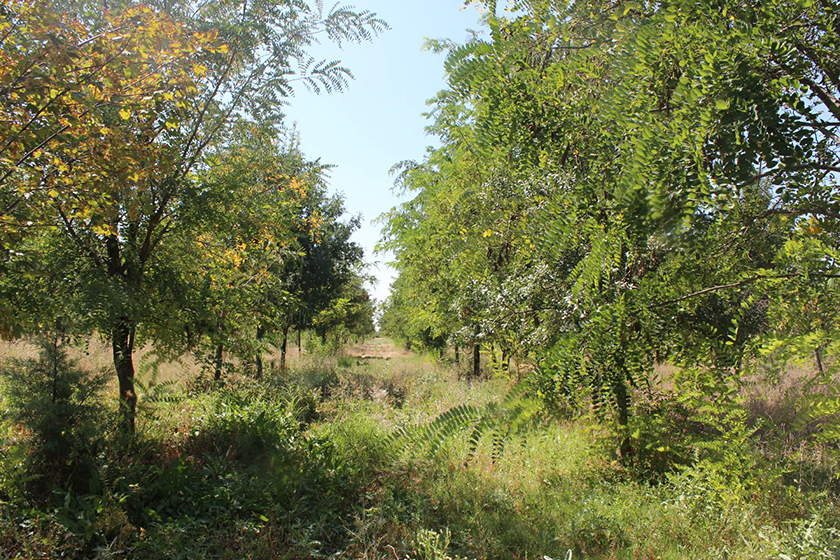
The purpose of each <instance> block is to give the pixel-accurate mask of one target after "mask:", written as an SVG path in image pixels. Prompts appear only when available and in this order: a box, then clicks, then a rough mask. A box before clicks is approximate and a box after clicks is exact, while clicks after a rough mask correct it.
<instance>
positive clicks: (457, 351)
mask: <svg viewBox="0 0 840 560" xmlns="http://www.w3.org/2000/svg"><path fill="white" fill-rule="evenodd" d="M455 363H456V364H458V365H460V364H461V347H460V346H458V345H457V344H456V345H455Z"/></svg>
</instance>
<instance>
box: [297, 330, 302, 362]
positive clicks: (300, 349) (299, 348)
mask: <svg viewBox="0 0 840 560" xmlns="http://www.w3.org/2000/svg"><path fill="white" fill-rule="evenodd" d="M301 354H303V347H302V346H301V345H300V328H298V356H300V355H301Z"/></svg>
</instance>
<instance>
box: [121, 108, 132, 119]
mask: <svg viewBox="0 0 840 560" xmlns="http://www.w3.org/2000/svg"><path fill="white" fill-rule="evenodd" d="M120 118H122V120H124V121H127V120H128V119H130V118H131V111H129V110H128V109H120Z"/></svg>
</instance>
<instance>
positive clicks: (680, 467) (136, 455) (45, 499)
mask: <svg viewBox="0 0 840 560" xmlns="http://www.w3.org/2000/svg"><path fill="white" fill-rule="evenodd" d="M376 345H377V346H378V347H379V348H383V347H384V348H387V349H388V350H389V352H391V353H392V354H395V357H392V358H389V359H382V358H364V359H363V358H360V357H358V353H357V355H356V356H352V355H347V354H339V355H338V356H335V355H328V354H318V353H313V354H305V355H303V356H297V357H296V356H294V354H293V355H292V356H291V369H290V370H289V371H288V372H286V373H280V372H279V371H275V372H274V373H271V374H269V373H267V374H266V375H265V376H264V379H263V380H261V381H255V380H254V379H253V378H251V377H249V376H243V375H236V374H234V375H232V376H231V377H230V378H229V380H228V381H227V382H226V383H225V384H224V386H221V387H214V386H213V384H212V383H208V382H207V381H202V378H201V377H197V378H196V377H193V376H191V375H189V376H188V375H185V376H184V377H183V378H182V379H180V380H178V381H177V382H168V383H161V384H159V385H156V386H153V387H149V388H147V391H146V392H145V393H144V394H143V396H142V398H141V400H140V408H139V410H140V413H139V417H138V426H139V428H140V429H139V430H138V435H137V436H135V439H134V440H133V441H132V442H131V444H130V446H129V447H128V448H126V447H125V445H124V444H122V443H121V442H119V441H116V440H115V438H119V437H121V436H119V435H117V434H119V433H120V432H119V431H118V430H113V429H107V426H108V422H112V423H113V418H114V416H113V415H111V414H107V411H108V410H110V409H112V408H113V407H114V406H116V402H115V399H112V398H111V399H108V398H106V396H105V395H108V394H109V393H108V392H102V390H101V389H102V388H103V387H102V384H101V377H100V376H98V375H96V374H94V373H91V372H89V371H86V370H84V369H82V368H80V367H79V366H78V365H75V364H74V363H73V361H72V360H70V359H68V358H67V357H66V355H65V353H64V352H63V351H62V349H60V348H59V349H56V348H55V347H49V346H48V347H47V348H46V349H45V350H44V351H43V353H42V355H41V357H40V358H39V359H37V360H33V359H30V360H24V361H17V362H15V361H11V362H7V363H6V365H5V366H4V369H3V370H2V371H3V375H2V398H3V410H6V411H8V412H7V414H6V416H5V417H4V422H3V428H2V429H3V432H2V434H3V439H2V449H3V453H2V460H1V461H2V463H1V464H0V535H2V537H0V539H2V540H0V545H1V546H0V548H2V550H3V552H4V557H5V558H53V557H66V558H190V559H195V558H255V559H256V558H266V559H268V558H272V559H273V558H289V559H300V558H336V559H337V558H366V559H383V560H385V559H395V558H397V559H399V560H404V559H405V560H407V559H417V560H419V559H445V558H451V559H456V558H522V559H526V558H529V559H544V558H554V559H560V558H562V559H567V558H651V559H655V558H662V559H666V558H674V559H677V558H721V559H722V558H730V559H734V558H743V559H756V558H768V559H769V558H776V559H784V558H797V559H799V558H809V559H810V558H826V559H829V558H834V557H835V555H836V554H837V552H838V550H840V549H838V545H840V532H838V531H840V527H838V526H837V524H836V521H837V519H840V494H838V490H840V488H838V484H837V479H836V477H835V473H836V470H835V469H836V467H837V465H836V463H834V462H832V459H831V458H830V457H829V455H827V454H826V453H825V451H826V450H825V449H819V448H815V447H807V446H803V447H796V446H793V445H791V444H790V441H789V440H788V439H787V438H786V437H785V435H784V434H778V433H767V434H765V436H764V437H761V438H751V439H746V438H745V439H744V440H743V441H742V442H741V443H742V445H741V446H740V447H732V448H729V449H728V450H726V452H717V451H716V450H715V449H714V448H713V447H710V446H709V445H704V444H703V443H702V441H703V438H702V437H701V436H702V434H701V433H690V432H691V429H687V428H686V427H685V426H686V422H685V420H686V419H685V417H686V416H696V414H697V412H698V411H695V410H689V409H688V408H687V407H686V406H685V405H684V404H683V403H681V402H680V401H679V400H678V399H677V398H676V397H675V395H673V394H672V393H669V392H667V391H661V392H657V393H656V394H655V398H652V399H650V400H649V401H647V402H646V405H645V406H644V407H640V409H639V411H638V413H637V415H636V418H637V419H638V426H639V427H640V429H639V434H638V435H637V436H636V437H637V440H638V444H637V445H636V447H637V448H638V449H639V450H640V451H639V453H638V454H637V455H636V456H635V458H634V460H633V461H630V462H627V461H623V462H622V461H619V460H618V459H617V458H616V455H615V450H614V444H613V437H614V436H613V435H612V434H611V433H610V431H609V430H607V429H605V428H604V427H603V424H600V423H599V422H597V421H596V420H595V419H593V417H592V416H591V414H589V413H579V414H571V413H570V412H569V411H555V412H554V413H553V414H543V415H541V416H540V421H539V423H536V424H532V425H531V428H529V429H526V430H523V431H521V432H520V433H519V434H518V435H512V436H509V438H508V441H507V442H506V445H505V446H504V447H503V449H502V450H501V452H499V453H496V452H494V446H493V443H492V441H490V440H491V439H492V437H491V436H490V435H489V434H488V435H487V437H486V438H485V439H484V441H482V442H481V443H480V444H479V445H478V446H477V447H476V449H475V451H474V452H471V451H470V445H469V441H468V438H467V435H468V433H467V432H463V433H462V435H457V434H453V435H452V437H449V438H446V439H445V440H444V441H443V443H442V444H440V445H438V446H436V449H432V446H431V445H430V443H431V442H428V441H423V440H422V439H413V440H412V441H411V443H410V444H406V441H405V436H403V435H401V434H403V433H404V432H405V428H407V427H411V426H425V425H428V423H429V422H432V421H434V420H435V419H437V418H440V417H441V415H442V414H443V413H445V412H446V411H447V410H450V409H451V408H453V407H455V406H460V405H465V404H466V405H473V406H475V407H477V408H480V407H484V406H486V405H488V404H492V403H499V402H500V401H502V400H503V399H504V398H505V396H506V395H508V394H509V391H510V388H511V386H512V385H514V384H515V380H512V379H510V378H508V377H506V376H502V375H496V376H491V377H490V378H489V379H482V380H472V381H468V380H465V379H464V378H463V376H462V375H460V373H462V372H459V371H458V369H457V367H454V366H453V365H452V364H449V363H446V362H444V361H440V360H435V359H432V358H430V357H428V356H423V355H413V354H408V353H405V352H394V351H393V348H390V347H388V346H387V345H386V343H385V342H384V341H381V340H380V341H377V342H376ZM372 353H375V352H372ZM150 375H151V374H150ZM71 387H72V388H73V389H72V390H70V389H71ZM777 404H778V403H766V405H767V406H775V405H777ZM644 426H648V427H650V428H644ZM58 427H60V429H57V428H58ZM696 427H697V430H698V432H701V431H702V426H701V425H700V423H698V424H697V426H696ZM400 428H403V430H400ZM672 429H679V430H682V431H680V432H673V433H672V434H671V440H672V443H671V444H670V446H669V447H668V448H667V449H666V448H665V447H663V445H664V444H663V443H662V441H661V440H659V439H657V438H658V437H659V436H660V435H661V434H662V433H665V432H668V431H669V430H672ZM655 430H659V431H660V433H656V432H655ZM655 439H656V440H657V446H658V448H649V446H646V445H644V444H645V443H650V442H653V441H654V440H655Z"/></svg>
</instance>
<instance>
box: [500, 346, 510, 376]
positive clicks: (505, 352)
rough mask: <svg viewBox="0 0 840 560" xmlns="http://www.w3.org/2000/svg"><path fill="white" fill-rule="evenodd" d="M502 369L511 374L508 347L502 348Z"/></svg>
mask: <svg viewBox="0 0 840 560" xmlns="http://www.w3.org/2000/svg"><path fill="white" fill-rule="evenodd" d="M502 368H503V369H504V370H505V371H507V372H510V355H509V354H508V349H507V347H503V348H502Z"/></svg>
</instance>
